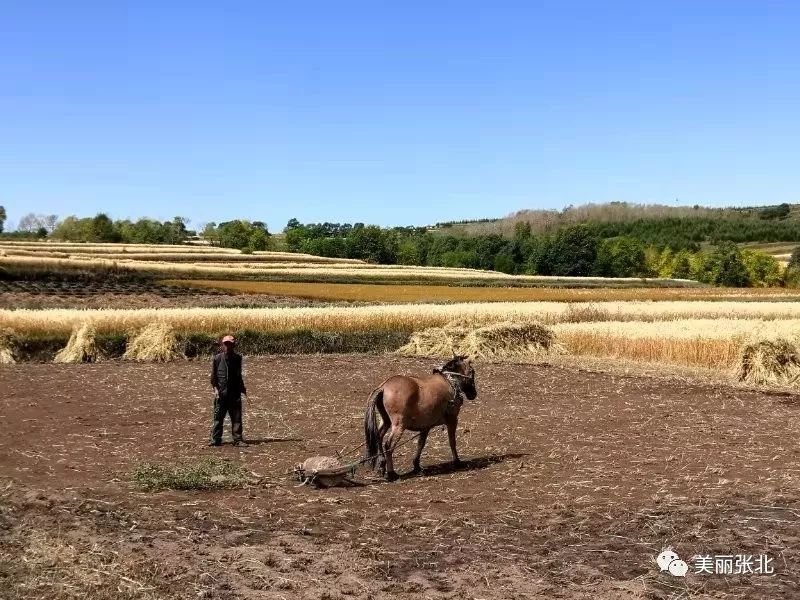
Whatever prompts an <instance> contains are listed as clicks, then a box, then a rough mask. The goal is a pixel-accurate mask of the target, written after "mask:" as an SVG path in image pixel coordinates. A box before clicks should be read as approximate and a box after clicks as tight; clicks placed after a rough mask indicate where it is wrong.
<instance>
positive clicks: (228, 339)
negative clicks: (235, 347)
mask: <svg viewBox="0 0 800 600" xmlns="http://www.w3.org/2000/svg"><path fill="white" fill-rule="evenodd" d="M228 342H230V343H231V344H235V343H236V338H235V337H233V336H232V335H226V336H225V337H224V338H222V343H223V344H227V343H228Z"/></svg>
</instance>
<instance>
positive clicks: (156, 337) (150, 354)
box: [122, 321, 181, 362]
mask: <svg viewBox="0 0 800 600" xmlns="http://www.w3.org/2000/svg"><path fill="white" fill-rule="evenodd" d="M180 356H181V353H180V352H179V351H178V339H177V337H176V336H175V330H174V329H173V328H172V326H171V325H170V324H169V323H167V322H166V321H153V322H152V323H150V324H149V325H147V326H145V327H144V329H142V330H141V331H139V332H138V333H137V334H135V335H133V336H132V337H131V339H130V340H129V341H128V345H127V347H126V349H125V354H124V355H123V357H122V358H124V359H127V360H135V361H139V362H165V361H168V360H172V359H174V358H178V357H180Z"/></svg>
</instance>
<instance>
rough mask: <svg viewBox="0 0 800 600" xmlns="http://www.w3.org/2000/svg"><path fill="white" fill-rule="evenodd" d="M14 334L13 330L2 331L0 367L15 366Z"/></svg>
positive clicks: (0, 330) (0, 337) (0, 334)
mask: <svg viewBox="0 0 800 600" xmlns="http://www.w3.org/2000/svg"><path fill="white" fill-rule="evenodd" d="M15 339H16V338H15V337H14V332H13V331H12V330H11V329H0V365H13V364H14V363H15V362H17V361H16V360H15V359H14V340H15Z"/></svg>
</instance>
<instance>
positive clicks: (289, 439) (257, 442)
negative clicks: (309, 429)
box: [245, 437, 303, 446]
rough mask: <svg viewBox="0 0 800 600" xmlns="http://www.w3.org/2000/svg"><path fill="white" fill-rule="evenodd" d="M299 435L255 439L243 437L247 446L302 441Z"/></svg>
mask: <svg viewBox="0 0 800 600" xmlns="http://www.w3.org/2000/svg"><path fill="white" fill-rule="evenodd" d="M302 441H303V438H300V437H265V438H255V439H252V440H251V439H249V438H248V439H245V442H246V443H247V445H248V446H261V445H262V444H277V443H279V442H302Z"/></svg>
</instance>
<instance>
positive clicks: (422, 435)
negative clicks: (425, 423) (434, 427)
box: [412, 430, 430, 475]
mask: <svg viewBox="0 0 800 600" xmlns="http://www.w3.org/2000/svg"><path fill="white" fill-rule="evenodd" d="M428 431H430V430H426V431H420V432H419V437H418V438H417V453H416V454H415V455H414V470H413V471H412V473H414V474H415V475H416V474H419V473H422V467H420V466H419V459H420V457H421V456H422V450H423V448H425V442H426V441H428Z"/></svg>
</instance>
